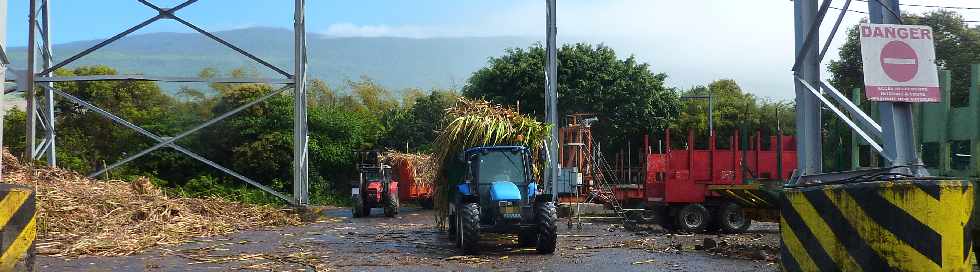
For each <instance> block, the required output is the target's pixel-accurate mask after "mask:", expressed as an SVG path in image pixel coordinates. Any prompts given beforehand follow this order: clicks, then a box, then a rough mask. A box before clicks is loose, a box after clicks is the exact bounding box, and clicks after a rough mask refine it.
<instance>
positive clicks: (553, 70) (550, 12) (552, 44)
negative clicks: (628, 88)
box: [545, 0, 558, 200]
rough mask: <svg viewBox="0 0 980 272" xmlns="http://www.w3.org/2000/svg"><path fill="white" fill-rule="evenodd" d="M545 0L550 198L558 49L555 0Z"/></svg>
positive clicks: (555, 193) (554, 163)
mask: <svg viewBox="0 0 980 272" xmlns="http://www.w3.org/2000/svg"><path fill="white" fill-rule="evenodd" d="M546 1H547V22H546V24H545V25H546V28H547V29H546V30H545V33H546V35H547V54H548V60H547V61H548V63H547V66H546V69H547V70H546V71H545V76H546V79H545V84H546V87H545V88H546V89H547V90H546V94H547V95H546V102H547V103H548V104H547V105H545V107H546V109H547V118H546V119H547V120H548V123H549V124H551V139H550V140H549V141H548V153H550V154H555V155H553V156H551V157H552V158H551V159H550V160H548V171H547V175H546V176H545V177H546V179H547V180H548V182H549V183H551V184H550V186H551V187H550V188H551V196H552V200H555V199H557V197H558V186H557V184H558V158H557V155H558V142H557V141H558V51H557V44H556V43H557V38H556V36H557V35H558V27H557V18H556V17H557V16H556V14H555V13H556V12H557V10H556V8H557V4H556V2H557V1H556V0H546Z"/></svg>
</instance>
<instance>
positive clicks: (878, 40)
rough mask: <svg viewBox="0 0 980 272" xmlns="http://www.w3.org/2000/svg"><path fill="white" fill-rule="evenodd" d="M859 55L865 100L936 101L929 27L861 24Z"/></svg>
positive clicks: (934, 66) (937, 81)
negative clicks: (862, 62)
mask: <svg viewBox="0 0 980 272" xmlns="http://www.w3.org/2000/svg"><path fill="white" fill-rule="evenodd" d="M860 28H861V56H862V59H863V60H864V85H865V87H866V89H867V91H866V92H865V93H867V97H868V100H871V101H887V102H939V100H940V97H942V96H941V95H940V94H939V74H938V68H937V67H936V47H935V45H934V42H933V33H932V28H930V27H928V26H919V25H887V24H861V26H860Z"/></svg>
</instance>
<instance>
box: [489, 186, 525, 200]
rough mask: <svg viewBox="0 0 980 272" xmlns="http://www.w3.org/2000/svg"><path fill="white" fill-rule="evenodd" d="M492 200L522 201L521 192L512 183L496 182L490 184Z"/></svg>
mask: <svg viewBox="0 0 980 272" xmlns="http://www.w3.org/2000/svg"><path fill="white" fill-rule="evenodd" d="M490 199H491V200H493V201H520V200H521V190H520V189H518V188H517V185H515V184H514V183H513V182H510V181H494V182H493V183H491V184H490Z"/></svg>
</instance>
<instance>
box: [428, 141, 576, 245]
mask: <svg viewBox="0 0 980 272" xmlns="http://www.w3.org/2000/svg"><path fill="white" fill-rule="evenodd" d="M454 165H456V166H457V167H465V173H463V174H462V175H461V176H462V180H461V182H459V183H458V184H456V185H455V186H454V188H453V190H452V195H451V197H450V201H452V202H451V203H449V204H450V205H449V218H448V220H447V222H448V223H449V236H450V238H452V239H453V240H454V242H455V244H456V246H457V247H458V248H460V249H462V251H463V253H465V254H473V253H476V252H477V251H478V250H479V245H478V242H479V240H480V234H481V233H507V234H517V235H518V243H519V244H520V246H525V247H530V246H534V247H535V248H536V250H537V252H538V253H542V254H550V253H554V252H555V246H556V244H557V240H558V233H557V228H556V225H557V224H556V223H557V220H558V215H557V213H556V211H555V202H554V200H553V199H552V196H551V195H550V194H542V193H541V192H539V191H538V184H537V182H535V180H534V179H533V177H532V174H531V169H532V168H531V167H532V159H531V153H530V151H529V150H528V148H526V147H523V146H488V147H474V148H470V149H467V150H465V151H464V152H463V154H462V156H461V157H459V158H458V161H457V163H456V164H454ZM455 172H457V173H458V171H455ZM457 176H460V175H457Z"/></svg>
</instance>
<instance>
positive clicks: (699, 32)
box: [326, 0, 980, 99]
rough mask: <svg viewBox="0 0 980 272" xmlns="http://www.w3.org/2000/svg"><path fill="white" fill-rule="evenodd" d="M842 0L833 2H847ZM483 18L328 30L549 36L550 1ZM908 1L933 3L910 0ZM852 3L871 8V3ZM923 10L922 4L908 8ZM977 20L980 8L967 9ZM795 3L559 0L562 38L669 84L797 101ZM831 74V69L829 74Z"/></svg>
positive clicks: (827, 24) (958, 0)
mask: <svg viewBox="0 0 980 272" xmlns="http://www.w3.org/2000/svg"><path fill="white" fill-rule="evenodd" d="M973 1H975V0H950V3H949V5H959V6H976V4H975V3H974V2H973ZM843 2H844V1H843V0H834V1H833V4H832V6H835V7H839V6H842V5H843ZM510 3H513V4H512V5H509V6H503V7H501V8H500V9H495V10H487V11H486V12H482V13H480V14H481V15H479V16H470V17H466V18H456V19H455V20H454V21H453V22H451V24H448V23H447V24H448V25H451V26H445V25H400V26H389V25H355V24H350V23H342V24H334V25H330V26H329V27H328V28H327V31H326V34H328V35H332V36H355V37H379V36H390V37H410V38H429V37H459V36H502V35H508V36H530V37H540V38H541V39H542V40H543V39H544V31H545V28H544V21H545V20H544V15H545V10H544V8H545V7H544V2H538V1H515V2H510ZM907 4H928V1H924V0H908V1H907ZM850 9H852V10H859V11H864V10H867V5H866V4H864V3H863V2H855V3H852V5H851V7H850ZM904 11H908V12H916V13H918V12H923V11H926V10H925V9H922V8H917V9H912V8H909V9H906V10H904ZM837 13H838V11H837V10H832V11H831V12H830V13H829V14H828V16H827V18H826V19H825V21H824V25H823V28H822V29H821V36H822V38H821V41H820V43H821V44H822V43H823V41H824V39H825V38H826V36H827V34H828V33H829V32H830V28H831V26H832V24H833V20H834V19H836V16H837ZM964 13H965V15H966V16H967V17H968V19H973V20H977V19H978V18H980V17H978V16H980V12H972V13H971V12H964ZM864 16H865V15H863V14H858V13H848V15H847V16H846V17H845V20H844V26H843V27H842V29H841V30H840V31H839V32H838V34H837V37H836V38H835V40H834V42H833V44H832V45H831V50H830V52H828V53H827V57H826V59H825V60H824V64H825V65H826V64H827V63H829V62H830V60H831V59H835V58H836V57H837V48H839V47H840V45H841V44H842V43H843V41H844V39H845V38H844V34H845V33H846V27H849V26H851V25H853V24H855V23H857V22H858V21H859V20H860V19H861V18H863V17H864ZM793 24H794V22H793V2H792V1H785V0H780V1H773V0H741V1H731V0H700V1H670V0H606V1H588V0H563V1H559V3H558V35H559V36H558V38H559V42H560V43H569V42H590V43H605V44H607V45H609V46H610V47H612V48H614V49H616V51H617V53H619V54H620V55H621V56H623V57H625V56H628V55H635V56H636V57H637V59H639V60H640V61H642V62H647V63H650V65H651V69H653V70H654V72H664V73H667V74H668V76H669V79H668V84H670V85H672V86H675V87H680V88H688V87H691V86H694V85H701V84H707V83H709V82H711V81H713V80H716V79H721V78H730V79H734V80H736V81H738V82H739V84H740V85H742V87H743V88H744V89H745V90H747V91H750V92H753V93H755V94H757V95H760V96H764V97H774V98H779V99H792V98H793V96H794V91H793V84H792V82H793V81H792V74H791V72H790V68H791V66H792V65H793V61H794V49H793V48H794V37H793V35H794V34H793ZM823 74H824V76H827V73H826V72H824V73H823Z"/></svg>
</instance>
